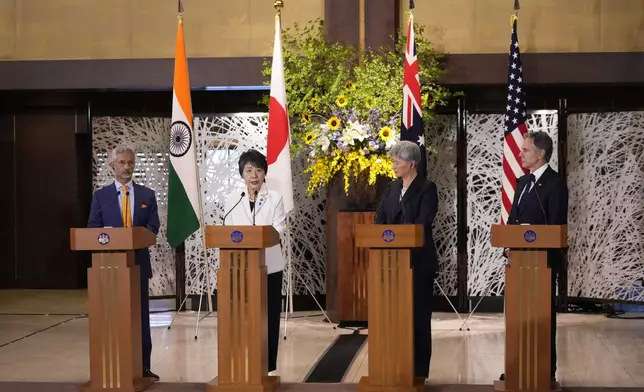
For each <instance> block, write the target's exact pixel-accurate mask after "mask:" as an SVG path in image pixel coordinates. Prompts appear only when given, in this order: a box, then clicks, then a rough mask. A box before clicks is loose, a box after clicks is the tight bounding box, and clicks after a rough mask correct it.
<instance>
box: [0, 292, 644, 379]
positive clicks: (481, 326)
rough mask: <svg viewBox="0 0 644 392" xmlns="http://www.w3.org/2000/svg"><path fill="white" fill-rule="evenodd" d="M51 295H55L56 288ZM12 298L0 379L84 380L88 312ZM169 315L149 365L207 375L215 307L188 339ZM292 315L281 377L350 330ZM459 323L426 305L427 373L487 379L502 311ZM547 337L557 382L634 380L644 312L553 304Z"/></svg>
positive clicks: (643, 348) (158, 323)
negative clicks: (554, 319) (627, 316)
mask: <svg viewBox="0 0 644 392" xmlns="http://www.w3.org/2000/svg"><path fill="white" fill-rule="evenodd" d="M58 295H59V296H60V298H59V299H60V300H61V301H63V302H65V300H64V295H62V294H61V293H58ZM21 298H23V297H21ZM22 301H23V302H24V303H23V307H17V305H16V304H15V303H12V301H11V300H8V299H7V296H6V295H3V294H2V292H0V381H38V382H41V381H53V382H73V383H81V382H84V381H86V380H87V378H88V373H89V364H88V341H87V324H88V320H87V317H86V316H84V315H82V310H83V304H82V300H78V299H77V300H76V302H74V301H71V302H70V303H71V305H72V306H71V307H72V308H74V309H71V311H66V309H64V308H65V306H64V304H61V303H55V304H54V305H52V306H55V307H56V310H58V311H57V312H51V311H48V312H47V314H38V312H37V311H27V310H25V307H27V308H28V307H29V301H28V300H26V299H24V298H23V299H22ZM25 301H26V302H25ZM34 301H36V302H38V301H37V300H34ZM40 301H42V299H40ZM46 302H47V301H44V302H43V303H41V304H40V305H37V306H39V307H40V309H38V310H39V311H43V310H46V311H47V310H51V309H47V308H48V306H49V305H47V304H46ZM34 306H35V305H34ZM173 315H174V313H173V312H159V313H155V314H153V315H152V339H153V346H154V349H153V353H152V362H153V366H152V370H153V371H154V372H155V373H157V374H159V376H161V380H162V381H165V382H196V383H203V382H208V381H210V380H211V379H212V378H213V377H215V376H216V375H217V358H216V352H217V317H216V314H211V315H209V316H208V317H206V318H205V319H203V320H202V321H201V322H200V324H199V330H198V335H197V336H198V339H196V340H195V330H196V328H195V327H196V314H195V313H193V312H185V313H183V312H182V313H180V314H179V315H178V316H177V317H176V319H175V321H174V323H173V324H172V328H170V329H168V326H169V325H170V322H171V320H172V317H173ZM294 316H295V317H294V318H292V319H289V320H288V323H284V320H283V323H282V327H283V328H284V327H286V328H285V331H284V329H283V330H282V331H283V333H284V332H285V335H286V340H281V341H280V348H279V359H278V374H279V375H280V376H281V377H282V381H283V382H285V383H290V382H303V381H304V380H306V378H307V375H308V374H309V372H310V371H311V370H312V368H313V367H314V366H315V364H316V362H317V361H318V360H319V359H320V358H321V357H322V356H323V355H324V354H325V352H326V350H327V349H328V347H329V346H330V345H331V344H332V343H333V341H334V339H335V338H336V337H337V336H338V335H339V334H348V333H352V331H351V330H345V329H333V326H332V325H329V324H327V323H325V322H323V318H322V316H321V314H320V312H303V313H296V314H295V315H294ZM460 325H461V323H460V321H459V320H458V318H457V317H456V315H455V314H454V313H437V314H434V317H433V319H432V336H433V356H432V364H431V371H430V381H429V383H430V384H487V385H490V384H491V383H492V380H494V379H496V378H498V376H499V374H500V373H502V371H503V336H504V330H503V328H504V326H503V316H502V315H501V314H478V315H475V316H473V317H472V318H471V319H470V321H469V326H470V329H471V330H470V331H469V332H467V331H466V332H462V331H459V330H458V329H459V327H460ZM364 332H365V333H366V332H367V331H364ZM557 346H558V353H559V361H558V364H559V367H558V373H557V378H558V379H559V381H560V382H561V384H562V386H564V387H566V386H567V387H579V386H584V387H587V386H596V387H642V388H644V320H619V319H609V318H606V317H604V316H603V315H579V314H560V315H559V319H558V333H557ZM368 348H369V347H368V341H367V343H365V345H364V346H363V347H362V349H361V350H360V351H359V352H358V354H357V355H356V356H355V358H354V360H353V363H352V364H351V366H350V367H349V368H348V370H347V372H346V373H345V376H344V379H343V382H344V383H357V382H358V381H359V379H360V377H362V376H364V375H366V374H367V358H368Z"/></svg>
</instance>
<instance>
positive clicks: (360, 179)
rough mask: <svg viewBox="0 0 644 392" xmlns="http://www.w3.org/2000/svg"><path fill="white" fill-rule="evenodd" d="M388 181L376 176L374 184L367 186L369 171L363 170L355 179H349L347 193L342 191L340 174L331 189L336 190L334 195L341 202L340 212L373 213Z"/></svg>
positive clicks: (342, 181) (342, 182) (342, 185)
mask: <svg viewBox="0 0 644 392" xmlns="http://www.w3.org/2000/svg"><path fill="white" fill-rule="evenodd" d="M390 181H391V179H390V178H387V177H383V176H378V177H376V182H375V184H373V185H369V171H368V170H365V171H363V172H362V173H360V174H359V175H358V176H357V177H356V176H352V177H351V178H350V179H349V192H348V194H347V193H345V191H344V177H343V176H342V174H341V173H340V174H339V175H338V176H336V177H335V179H334V184H333V187H334V188H336V189H337V191H336V192H334V193H335V194H336V195H337V197H338V198H339V199H341V200H342V202H340V203H339V204H340V206H341V207H340V210H341V211H375V210H376V208H377V207H378V203H380V199H381V198H382V196H384V195H383V192H384V191H385V189H386V187H387V184H388V183H389V182H390Z"/></svg>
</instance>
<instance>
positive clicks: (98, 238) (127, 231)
mask: <svg viewBox="0 0 644 392" xmlns="http://www.w3.org/2000/svg"><path fill="white" fill-rule="evenodd" d="M69 234H70V242H71V249H72V250H93V251H99V252H100V251H114V250H135V249H144V248H147V247H149V246H153V245H155V244H156V243H157V236H156V234H154V233H153V232H151V231H150V230H148V229H147V228H145V227H140V226H139V227H127V228H126V227H110V228H107V227H96V228H71V229H69Z"/></svg>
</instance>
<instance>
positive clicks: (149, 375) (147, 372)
mask: <svg viewBox="0 0 644 392" xmlns="http://www.w3.org/2000/svg"><path fill="white" fill-rule="evenodd" d="M143 377H145V378H153V379H155V380H156V381H159V376H157V375H156V374H154V373H152V372H151V371H150V369H145V370H143Z"/></svg>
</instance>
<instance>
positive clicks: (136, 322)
mask: <svg viewBox="0 0 644 392" xmlns="http://www.w3.org/2000/svg"><path fill="white" fill-rule="evenodd" d="M70 238H71V249H72V250H78V251H91V252H92V266H91V267H90V268H89V270H88V272H87V286H88V298H89V368H90V380H89V382H87V383H86V384H84V385H83V390H84V391H87V392H94V391H119V392H134V391H137V392H138V391H143V390H145V389H147V388H148V387H150V386H151V385H152V384H154V381H155V380H154V379H152V378H144V377H143V365H142V363H141V361H142V359H141V356H142V352H141V271H140V269H139V266H138V265H135V264H134V250H135V249H144V248H147V247H149V246H153V245H155V244H156V235H155V234H154V233H152V232H151V231H149V230H148V229H146V228H144V227H129V228H122V227H121V228H77V229H76V228H72V229H70Z"/></svg>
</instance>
